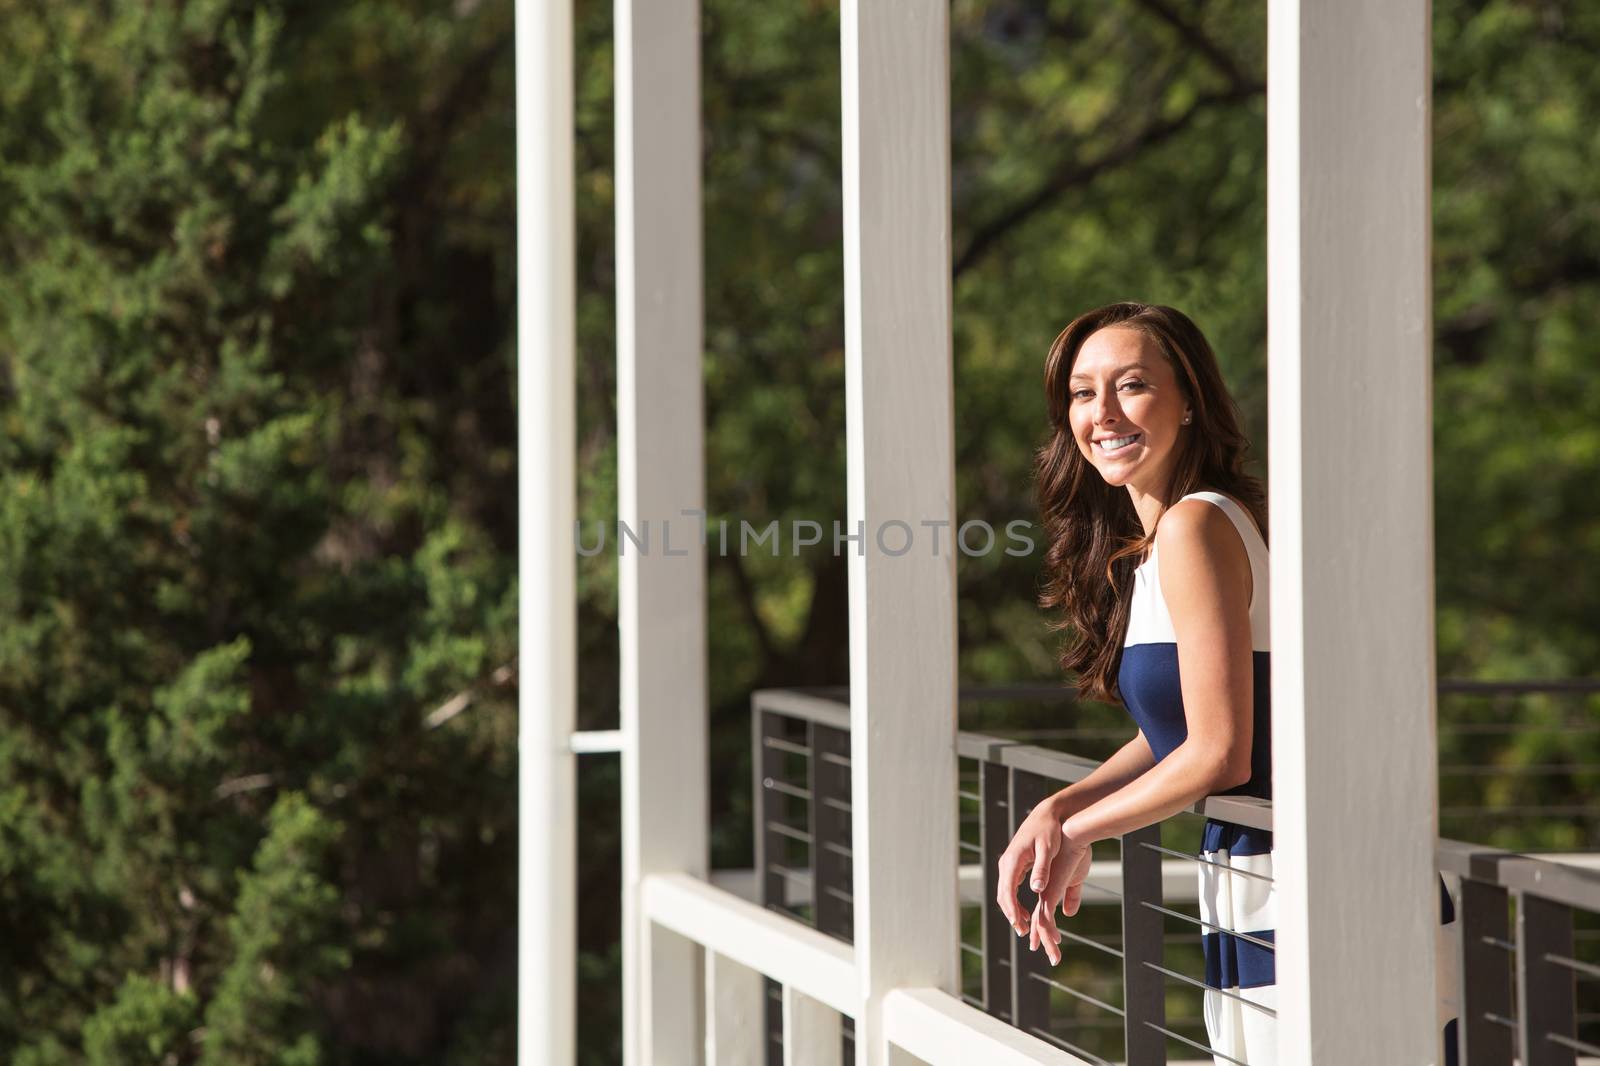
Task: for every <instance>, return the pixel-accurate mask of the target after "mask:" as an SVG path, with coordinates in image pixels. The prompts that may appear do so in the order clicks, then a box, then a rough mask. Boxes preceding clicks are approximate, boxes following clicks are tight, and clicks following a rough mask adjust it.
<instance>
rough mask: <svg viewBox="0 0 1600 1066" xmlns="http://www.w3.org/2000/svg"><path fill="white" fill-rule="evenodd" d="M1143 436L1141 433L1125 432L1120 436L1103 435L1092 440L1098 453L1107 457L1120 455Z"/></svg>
mask: <svg viewBox="0 0 1600 1066" xmlns="http://www.w3.org/2000/svg"><path fill="white" fill-rule="evenodd" d="M1143 436H1144V434H1143V433H1127V434H1124V435H1123V436H1120V437H1104V438H1101V439H1100V440H1097V441H1095V442H1094V446H1095V447H1096V448H1098V449H1099V451H1100V454H1101V455H1104V456H1106V457H1107V458H1112V457H1115V456H1118V455H1121V454H1122V453H1123V452H1126V451H1127V450H1128V449H1129V448H1131V447H1133V446H1134V445H1135V444H1137V443H1138V442H1139V440H1140V439H1141V438H1142V437H1143Z"/></svg>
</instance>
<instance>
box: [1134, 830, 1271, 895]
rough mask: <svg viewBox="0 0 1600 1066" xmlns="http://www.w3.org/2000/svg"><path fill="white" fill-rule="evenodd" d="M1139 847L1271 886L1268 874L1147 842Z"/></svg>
mask: <svg viewBox="0 0 1600 1066" xmlns="http://www.w3.org/2000/svg"><path fill="white" fill-rule="evenodd" d="M1139 846H1140V847H1142V848H1149V849H1150V850H1151V851H1159V852H1161V854H1163V855H1171V856H1174V857H1175V858H1179V859H1188V860H1189V861H1190V862H1203V863H1205V864H1206V865H1207V866H1216V867H1220V868H1221V869H1224V870H1226V871H1228V872H1229V873H1231V874H1238V875H1239V876H1240V877H1253V878H1255V879H1256V880H1257V881H1265V882H1267V884H1269V885H1270V884H1272V878H1271V876H1269V875H1268V874H1258V873H1256V872H1255V871H1253V870H1241V869H1239V868H1238V867H1237V866H1229V865H1228V864H1227V863H1225V862H1218V861H1217V860H1215V859H1206V858H1202V857H1201V856H1199V855H1190V854H1189V853H1188V852H1185V851H1174V850H1173V849H1172V848H1164V847H1162V846H1161V845H1159V844H1152V843H1150V842H1149V841H1148V840H1141V841H1139Z"/></svg>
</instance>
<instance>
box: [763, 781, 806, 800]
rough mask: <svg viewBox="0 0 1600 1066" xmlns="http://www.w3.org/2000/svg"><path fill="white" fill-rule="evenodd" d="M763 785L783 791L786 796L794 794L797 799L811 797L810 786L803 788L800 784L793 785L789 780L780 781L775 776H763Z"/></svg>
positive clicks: (774, 790) (775, 790)
mask: <svg viewBox="0 0 1600 1066" xmlns="http://www.w3.org/2000/svg"><path fill="white" fill-rule="evenodd" d="M761 787H762V788H766V789H771V790H772V791H773V792H781V793H783V794H784V795H785V796H793V797H794V798H795V799H803V800H810V799H811V790H810V789H809V788H801V787H800V786H799V785H791V784H789V782H787V781H779V780H778V779H777V778H775V777H764V778H762V779H761Z"/></svg>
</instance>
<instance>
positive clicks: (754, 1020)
mask: <svg viewBox="0 0 1600 1066" xmlns="http://www.w3.org/2000/svg"><path fill="white" fill-rule="evenodd" d="M705 959H706V1066H750V1064H751V1063H757V1064H759V1063H762V1062H765V1061H766V1054H767V1027H766V1024H765V1023H766V1005H767V985H766V979H765V978H763V977H762V976H761V973H760V972H759V971H757V970H752V969H751V968H750V967H748V966H746V965H744V964H743V963H739V962H735V961H734V960H733V959H730V958H728V957H727V956H726V955H723V954H720V953H718V952H715V951H711V950H709V949H708V950H707V951H706V953H705Z"/></svg>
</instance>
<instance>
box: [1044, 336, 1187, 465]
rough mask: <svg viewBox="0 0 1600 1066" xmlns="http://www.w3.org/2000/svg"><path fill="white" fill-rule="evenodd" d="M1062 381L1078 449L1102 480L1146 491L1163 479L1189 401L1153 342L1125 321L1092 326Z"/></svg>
mask: <svg viewBox="0 0 1600 1066" xmlns="http://www.w3.org/2000/svg"><path fill="white" fill-rule="evenodd" d="M1067 388H1068V392H1069V398H1070V401H1071V402H1070V404H1069V406H1068V408H1067V410H1068V418H1069V421H1070V424H1071V426H1072V435H1073V437H1074V439H1076V440H1077V442H1078V450H1079V451H1081V452H1082V453H1083V455H1084V458H1086V459H1088V460H1089V462H1090V463H1092V464H1094V468H1095V469H1096V470H1098V471H1100V476H1101V477H1103V478H1105V480H1106V483H1107V484H1110V485H1130V486H1132V487H1133V488H1135V489H1138V490H1139V491H1140V492H1145V493H1153V492H1157V491H1159V490H1160V488H1161V487H1162V486H1164V485H1166V484H1167V476H1168V473H1169V468H1170V466H1171V464H1172V462H1173V461H1174V460H1175V459H1176V458H1177V454H1178V450H1177V443H1178V436H1179V434H1180V433H1182V432H1183V419H1184V416H1185V415H1186V414H1188V413H1189V411H1190V408H1189V405H1188V402H1187V401H1186V400H1185V399H1184V397H1183V393H1182V392H1181V391H1180V390H1179V388H1178V377H1177V374H1176V372H1175V371H1174V370H1173V367H1172V364H1171V363H1169V362H1168V361H1167V358H1166V356H1164V355H1162V354H1161V350H1160V349H1159V348H1158V347H1156V344H1155V341H1153V340H1152V339H1151V338H1150V337H1148V336H1147V335H1146V334H1144V333H1142V332H1140V331H1139V330H1136V329H1129V328H1126V327H1118V326H1108V327H1106V328H1105V329H1101V330H1097V331H1096V332H1094V333H1093V334H1091V335H1090V336H1089V339H1088V340H1086V341H1084V342H1083V344H1082V346H1081V347H1079V349H1078V358H1077V360H1076V361H1075V362H1074V363H1073V365H1072V375H1071V377H1070V378H1069V379H1068V384H1067ZM1128 438H1131V440H1129V439H1128ZM1108 446H1110V448H1109V449H1108Z"/></svg>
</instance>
